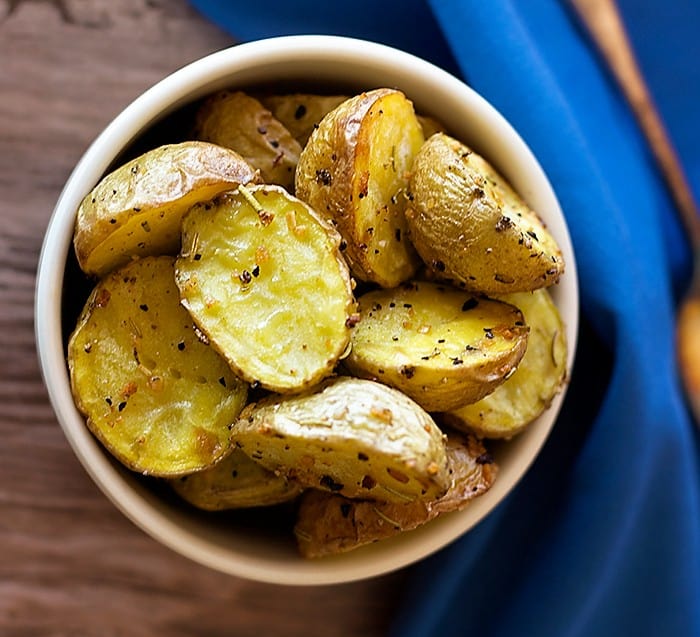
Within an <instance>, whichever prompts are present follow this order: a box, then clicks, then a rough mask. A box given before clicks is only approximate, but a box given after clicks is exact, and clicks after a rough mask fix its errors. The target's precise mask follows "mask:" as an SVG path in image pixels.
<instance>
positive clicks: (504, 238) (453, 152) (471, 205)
mask: <svg viewBox="0 0 700 637" xmlns="http://www.w3.org/2000/svg"><path fill="white" fill-rule="evenodd" d="M409 190H410V196H409V198H410V204H409V207H408V209H407V210H406V217H407V220H408V226H409V229H410V233H411V240H412V241H413V244H414V245H415V247H416V249H417V250H418V252H419V254H420V255H421V257H422V258H423V260H424V261H425V262H426V263H427V264H428V265H429V266H431V267H432V268H433V269H434V270H437V271H438V272H439V273H441V274H442V275H443V276H445V277H447V278H450V279H454V280H455V281H458V282H459V283H461V284H462V285H464V286H465V287H466V288H468V289H470V290H472V291H475V292H480V293H483V294H489V295H492V294H508V293H511V292H524V291H529V290H534V289H537V288H541V287H546V286H549V285H552V284H553V283H556V282H557V280H558V279H559V277H560V276H561V274H562V273H563V271H564V261H563V258H562V255H561V251H560V250H559V247H558V246H557V244H556V242H555V241H554V239H553V238H552V236H551V234H550V233H549V231H548V230H547V229H546V228H545V226H544V223H543V222H542V221H541V220H540V218H539V217H538V216H537V215H536V213H535V212H533V211H532V210H531V209H530V208H528V206H527V205H526V204H525V202H524V201H523V200H522V199H521V198H520V197H519V196H518V194H517V193H516V192H515V191H514V190H513V189H512V188H511V187H510V186H509V185H508V183H507V182H506V181H505V180H504V179H503V177H501V176H500V175H499V174H498V173H497V172H496V171H495V170H494V169H493V167H492V166H490V165H489V164H488V163H487V162H486V161H485V160H484V159H483V158H482V157H481V156H479V155H478V154H476V153H475V152H473V151H472V150H470V149H469V148H467V147H466V146H465V145H464V144H462V143H461V142H459V141H457V140H456V139H453V138H451V137H449V136H448V135H445V134H444V133H436V134H434V135H433V136H431V137H430V139H428V140H427V141H426V142H425V144H424V145H423V147H422V148H421V150H420V151H419V152H418V154H417V155H416V159H415V162H414V164H413V173H412V175H411V179H410V184H409Z"/></svg>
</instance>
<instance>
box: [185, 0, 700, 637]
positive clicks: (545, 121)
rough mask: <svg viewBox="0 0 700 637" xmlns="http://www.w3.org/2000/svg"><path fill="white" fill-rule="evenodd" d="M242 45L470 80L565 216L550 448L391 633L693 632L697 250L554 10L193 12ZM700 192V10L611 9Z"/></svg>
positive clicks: (545, 6) (388, 5)
mask: <svg viewBox="0 0 700 637" xmlns="http://www.w3.org/2000/svg"><path fill="white" fill-rule="evenodd" d="M193 4H194V5H195V6H197V7H198V8H199V9H200V10H201V11H202V12H203V13H204V14H205V15H207V16H209V17H210V18H211V19H212V20H214V21H215V22H217V23H218V24H219V25H221V26H222V27H224V28H225V29H227V30H228V31H229V32H230V33H231V34H232V35H233V36H234V37H235V38H236V39H238V40H253V39H259V38H262V37H268V36H273V35H285V34H295V33H331V34H339V35H350V36H356V37H364V38H367V39H373V40H376V41H379V42H383V43H386V44H390V45H393V46H396V47H398V48H402V49H404V50H406V51H409V52H412V53H415V54H417V55H420V56H422V57H424V58H426V59H428V60H430V61H432V62H434V63H436V64H438V65H440V66H442V67H444V68H446V69H447V70H449V71H451V72H453V73H455V74H457V75H459V76H461V77H462V78H463V79H465V81H467V82H468V83H469V84H470V85H471V86H472V87H474V88H475V89H476V90H477V91H478V92H480V93H481V94H482V95H483V96H484V97H486V98H487V99H488V100H489V101H490V102H491V103H492V104H493V105H494V106H496V108H498V109H499V110H500V111H501V112H502V113H503V114H504V115H505V116H506V117H507V118H508V119H509V120H510V121H511V123H512V124H513V125H514V126H515V128H516V129H517V130H518V131H519V132H520V134H521V135H522V136H523V137H524V138H525V140H526V141H527V142H528V143H529V145H530V146H531V148H532V149H533V151H534V152H535V154H536V156H537V157H538V159H539V160H540V162H541V163H542V165H543V167H544V169H545V171H546V172H547V174H548V176H549V178H550V180H551V181H552V184H553V186H554V189H555V191H556V193H557V195H558V197H559V200H560V202H561V204H562V207H563V209H564V212H565V214H566V218H567V221H568V224H569V228H570V231H571V235H572V239H573V243H574V249H575V251H576V255H577V260H578V266H579V274H580V283H581V303H582V328H581V336H580V346H579V354H578V358H577V362H576V366H575V369H574V373H573V376H572V381H571V386H570V389H569V393H568V394H567V399H566V401H565V404H564V408H563V411H562V414H561V417H560V419H559V421H558V422H557V425H556V426H555V428H554V431H553V433H552V435H551V437H550V439H549V440H548V441H547V443H546V445H545V447H544V449H543V451H542V453H541V455H540V456H539V458H538V459H537V461H536V462H535V463H534V465H533V466H532V468H531V469H530V471H529V472H528V473H527V475H526V476H525V478H524V479H523V480H522V481H521V483H520V484H519V485H518V487H517V488H516V489H515V490H514V491H513V492H512V493H511V494H510V495H509V497H508V498H507V499H506V500H505V501H504V502H503V503H502V504H501V505H500V506H499V507H498V508H497V509H496V510H495V511H493V512H492V513H491V514H490V515H489V516H488V517H487V519H486V520H484V521H483V522H482V523H481V524H479V525H478V526H477V527H476V528H475V529H473V530H472V531H471V532H470V533H468V534H467V535H465V536H464V537H463V538H461V539H460V540H458V541H456V542H455V543H453V544H452V545H451V546H449V547H447V548H445V549H443V550H442V551H440V552H439V553H437V554H436V555H434V556H432V557H430V558H428V559H426V560H424V561H423V562H422V563H421V564H419V565H417V566H415V567H413V568H411V569H410V573H411V575H412V576H413V580H412V584H411V586H410V590H409V593H408V599H406V602H405V604H404V606H403V607H402V608H401V609H400V611H399V613H398V616H397V617H396V618H395V622H394V625H393V634H394V635H396V636H401V637H413V636H415V637H419V636H420V637H426V636H431V635H440V636H443V637H444V636H451V635H472V634H487V635H489V636H491V637H494V636H503V637H513V636H519V635H536V636H537V637H555V636H556V637H562V636H571V637H574V636H576V637H588V636H591V637H593V636H595V637H601V636H602V637H607V636H608V635H616V636H617V635H635V636H637V637H639V636H649V637H658V636H665V635H674V636H675V637H679V636H682V637H686V636H692V637H698V636H700V468H699V465H700V444H699V440H698V435H697V430H696V429H695V428H694V425H693V423H692V420H691V418H690V415H689V414H688V412H687V410H686V407H685V403H684V400H683V395H682V391H681V388H680V385H679V380H678V376H677V372H676V368H675V353H674V307H675V303H676V302H677V299H678V295H679V294H680V292H681V291H682V290H683V288H684V286H685V285H687V282H688V276H689V272H690V255H689V249H688V245H687V243H686V241H685V239H684V237H683V234H682V231H681V228H680V225H679V223H678V221H677V218H676V214H675V211H674V209H673V207H672V204H671V202H670V199H669V196H668V193H667V191H666V190H665V187H664V185H663V183H662V181H661V179H660V176H659V174H658V172H657V170H656V168H655V165H654V163H653V160H652V158H651V155H650V153H649V150H648V148H647V146H646V145H645V142H644V140H643V138H642V136H641V135H640V133H639V130H638V128H637V126H636V124H635V122H634V119H633V117H632V115H631V113H630V110H629V109H628V107H627V105H626V104H625V102H624V99H623V98H622V97H621V95H620V93H619V92H618V90H617V89H616V87H615V85H614V83H613V82H612V81H611V79H610V77H609V76H608V75H607V73H606V72H605V70H604V68H603V66H602V64H601V62H600V59H599V58H598V56H597V55H596V53H595V52H594V50H593V49H592V47H591V45H590V43H589V42H588V40H587V38H586V36H585V34H584V32H583V31H582V30H581V29H580V28H579V26H578V24H577V22H576V20H575V18H574V15H573V13H571V12H570V11H569V10H568V9H567V7H566V5H565V4H564V2H558V1H557V0H531V1H528V2H517V1H515V0H513V1H508V0H489V1H487V2H485V1H484V0H393V1H388V2H384V3H377V2H376V1H375V0H356V1H355V2H353V3H352V4H351V5H349V4H340V3H338V4H330V3H324V4H321V5H319V3H317V2H316V1H315V0H298V1H296V2H293V1H291V0H286V1H285V2H278V1H275V0H272V1H269V2H267V3H265V5H264V8H263V7H262V6H261V7H260V8H259V9H258V8H256V6H255V5H251V4H250V3H243V2H227V3H226V2H215V1H213V0H193ZM619 5H620V7H621V9H622V12H623V15H624V18H625V20H626V22H627V25H628V28H629V31H630V34H631V36H632V38H633V41H634V43H635V45H636V48H637V50H638V53H639V57H640V60H641V62H642V66H643V68H644V70H645V72H646V73H647V77H648V79H649V81H650V84H651V87H652V90H653V91H654V94H655V96H656V99H657V103H658V104H659V106H660V108H661V110H662V113H663V114H664V115H665V116H666V119H667V121H668V124H669V128H670V130H671V133H672V136H673V137H674V140H675V142H676V145H677V147H678V149H679V151H680V154H681V156H682V159H683V161H684V163H685V166H686V169H687V170H688V172H689V177H690V180H691V182H692V186H693V188H694V190H695V192H696V194H700V120H698V119H697V117H696V104H697V103H698V101H699V99H700V65H698V63H697V62H698V60H700V37H698V36H699V35H700V4H698V3H697V2H695V0H677V1H676V2H668V1H666V2H664V3H662V2H661V0H621V1H620V3H619Z"/></svg>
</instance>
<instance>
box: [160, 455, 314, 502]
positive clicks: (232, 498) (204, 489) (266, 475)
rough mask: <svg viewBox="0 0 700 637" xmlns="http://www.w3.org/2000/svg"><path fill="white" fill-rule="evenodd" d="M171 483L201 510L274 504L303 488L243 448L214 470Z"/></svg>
mask: <svg viewBox="0 0 700 637" xmlns="http://www.w3.org/2000/svg"><path fill="white" fill-rule="evenodd" d="M169 482H170V485H171V486H172V488H173V490H174V491H175V492H176V493H177V494H178V495H179V496H180V497H181V498H182V499H183V500H186V501H187V502H189V503H190V504H191V505H193V506H195V507H197V508H198V509H204V510H205V511H223V510H224V509H244V508H248V507H260V506H271V505H273V504H280V503H281V502H287V501H289V500H293V499H294V498H296V497H297V496H298V495H299V494H300V493H301V491H302V489H301V487H300V486H299V485H297V484H295V483H293V482H290V481H289V480H287V479H286V478H284V477H283V476H278V475H275V474H274V473H272V471H268V470H267V469H265V468H264V467H262V466H261V465H259V464H258V463H257V462H255V461H254V460H251V459H250V458H249V457H248V456H247V455H246V454H244V453H243V452H242V451H241V450H240V449H234V450H233V451H232V452H231V453H230V454H229V455H228V456H226V457H225V458H224V459H223V460H222V461H221V462H218V463H217V464H215V465H214V466H213V467H211V468H210V469H204V470H203V471H198V472H197V473H191V474H189V475H186V476H181V477H180V478H171V479H170V481H169Z"/></svg>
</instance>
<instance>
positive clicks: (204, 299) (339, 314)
mask: <svg viewBox="0 0 700 637" xmlns="http://www.w3.org/2000/svg"><path fill="white" fill-rule="evenodd" d="M182 232H183V235H182V252H181V254H180V256H179V257H178V259H177V263H176V281H177V285H178V287H179V289H180V295H181V298H182V303H183V305H184V306H185V307H186V308H187V310H188V311H189V312H190V314H191V315H192V316H193V317H194V320H195V322H196V323H197V325H198V326H199V328H200V329H201V330H202V332H203V333H204V334H206V336H207V338H208V339H209V340H210V341H211V343H212V345H213V346H214V347H215V348H216V349H217V350H218V351H219V352H220V353H221V354H222V355H223V356H224V358H225V359H226V360H227V361H228V362H229V364H230V365H231V366H232V368H233V369H234V370H235V371H236V373H237V374H238V375H239V376H241V377H242V378H244V379H245V380H247V381H248V382H250V383H253V384H256V385H260V386H262V387H264V388H266V389H269V390H271V391H276V392H295V391H302V390H304V389H306V388H307V387H309V386H311V385H313V384H314V383H317V382H319V381H320V380H322V379H323V378H324V377H325V376H328V375H329V374H330V373H331V372H332V371H333V368H334V367H335V364H336V363H337V361H338V359H339V358H340V356H341V355H342V354H343V353H344V352H345V350H346V348H347V346H348V343H349V340H350V327H349V326H350V324H351V316H352V315H353V313H354V309H355V300H354V297H353V293H352V282H351V279H350V275H349V272H348V268H347V265H346V264H345V262H344V261H343V259H342V256H341V254H340V250H339V246H340V237H339V235H338V233H337V232H336V231H335V230H334V228H333V227H332V226H331V225H330V224H329V223H327V222H326V221H324V220H322V219H321V218H320V217H319V216H318V215H316V213H315V212H314V211H313V210H312V209H311V208H309V207H308V206H307V205H306V204H305V203H303V202H302V201H300V200H298V199H296V198H295V197H293V196H292V195H290V194H289V193H287V192H286V191H285V190H284V189H282V188H281V187H279V186H254V187H251V188H250V189H248V188H240V189H239V190H237V191H236V192H232V193H228V194H226V195H223V196H222V197H220V198H218V199H217V200H215V201H214V202H212V203H209V204H203V205H199V206H195V207H193V208H192V210H191V211H190V212H189V214H188V215H187V216H186V217H185V219H184V221H183V230H182Z"/></svg>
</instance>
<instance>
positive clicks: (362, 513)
mask: <svg viewBox="0 0 700 637" xmlns="http://www.w3.org/2000/svg"><path fill="white" fill-rule="evenodd" d="M447 457H448V460H449V463H450V472H451V476H452V482H451V486H450V488H449V489H448V491H447V493H445V495H443V496H442V497H441V498H438V499H436V500H430V501H424V500H417V501H415V502H402V503H395V502H369V501H367V500H351V499H350V498H346V497H343V496H342V495H337V494H334V493H328V492H324V491H318V490H315V489H311V490H309V491H306V492H305V493H304V494H303V495H302V497H301V501H300V505H299V509H298V511H297V521H296V524H295V526H294V535H295V537H296V540H297V547H298V549H299V552H300V553H301V555H302V556H303V557H306V558H319V557H323V556H326V555H335V554H337V553H345V552H347V551H351V550H353V549H356V548H358V547H360V546H363V545H365V544H370V543H372V542H377V541H379V540H383V539H386V538H389V537H393V536H394V535H396V534H398V533H401V532H403V531H409V530H411V529H415V528H416V527H418V526H420V525H422V524H425V523H427V522H429V521H430V520H433V519H434V518H436V517H438V516H439V515H442V514H444V513H449V512H450V511H458V510H461V509H463V508H464V507H465V506H467V505H468V503H469V502H470V501H471V500H473V499H474V498H476V497H478V496H480V495H482V494H484V493H486V491H488V490H489V489H490V488H491V485H492V484H493V482H494V480H495V479H496V475H497V471H498V467H497V465H496V464H495V463H494V462H493V458H492V457H491V456H490V455H489V454H488V453H487V452H486V449H485V448H484V446H483V444H482V443H481V442H480V441H479V440H478V439H477V438H476V437H475V436H474V435H473V434H464V435H463V434H458V433H450V434H449V435H448V440H447Z"/></svg>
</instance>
